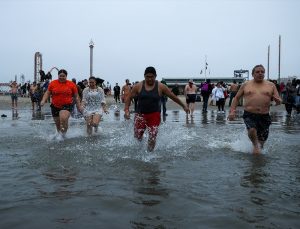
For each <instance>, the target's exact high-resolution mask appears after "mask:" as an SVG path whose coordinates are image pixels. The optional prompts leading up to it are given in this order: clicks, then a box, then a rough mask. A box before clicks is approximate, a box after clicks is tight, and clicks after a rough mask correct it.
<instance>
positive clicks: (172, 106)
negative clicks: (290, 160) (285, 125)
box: [0, 95, 285, 111]
mask: <svg viewBox="0 0 300 229" xmlns="http://www.w3.org/2000/svg"><path fill="white" fill-rule="evenodd" d="M179 98H180V99H181V101H183V102H185V98H184V96H182V95H181V96H179ZM228 101H229V99H227V100H226V106H225V110H228V109H229V107H228ZM106 102H107V105H108V107H110V106H111V105H114V104H115V101H114V97H113V96H112V95H109V96H107V97H106ZM118 105H120V108H121V110H123V108H124V104H122V103H121V104H119V103H118ZM18 108H19V109H31V100H30V98H27V97H26V98H24V97H19V98H18ZM195 108H196V110H202V102H196V107H195ZM7 109H11V98H10V96H9V95H0V110H7ZM131 109H133V105H131ZM168 109H169V110H179V109H181V107H180V106H179V105H177V104H176V103H175V102H173V101H172V100H171V99H168V102H167V110H168ZM208 109H209V110H217V107H216V106H209V107H208ZM238 109H241V110H242V107H238ZM271 111H285V107H284V105H283V104H282V105H280V106H271Z"/></svg>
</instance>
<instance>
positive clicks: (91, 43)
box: [89, 40, 94, 77]
mask: <svg viewBox="0 0 300 229" xmlns="http://www.w3.org/2000/svg"><path fill="white" fill-rule="evenodd" d="M89 47H90V77H91V76H93V48H94V42H93V40H91V41H90V44H89Z"/></svg>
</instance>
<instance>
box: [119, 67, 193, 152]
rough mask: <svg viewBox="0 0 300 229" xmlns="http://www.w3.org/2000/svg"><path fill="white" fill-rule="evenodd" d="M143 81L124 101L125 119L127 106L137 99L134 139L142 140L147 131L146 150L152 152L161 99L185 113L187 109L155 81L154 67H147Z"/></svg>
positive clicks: (164, 86) (163, 86)
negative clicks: (177, 106)
mask: <svg viewBox="0 0 300 229" xmlns="http://www.w3.org/2000/svg"><path fill="white" fill-rule="evenodd" d="M144 78H145V80H143V81H141V82H139V83H137V84H135V85H134V87H133V88H132V90H131V92H130V94H129V96H128V97H127V98H126V101H125V109H124V111H125V118H126V119H129V118H130V112H129V106H130V103H131V100H132V98H134V97H135V96H136V97H137V98H138V104H137V111H136V113H135V117H134V137H136V138H137V139H138V140H142V138H143V134H144V132H145V130H146V129H148V131H149V139H148V150H149V151H153V149H154V147H155V144H156V136H157V133H158V127H159V124H160V119H161V116H160V112H161V97H162V96H163V95H166V96H168V97H169V98H171V99H172V100H173V101H174V102H176V103H177V104H179V105H180V106H181V107H182V108H183V110H184V111H185V112H186V113H189V108H188V107H187V106H186V105H185V104H184V103H183V102H182V101H181V100H180V99H179V98H178V97H177V96H176V95H174V94H173V93H172V92H171V91H170V90H169V88H168V87H167V86H166V85H164V84H162V83H161V82H158V81H157V80H156V70H155V68H154V67H147V68H146V70H145V73H144Z"/></svg>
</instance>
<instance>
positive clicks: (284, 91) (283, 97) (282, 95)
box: [279, 82, 286, 101]
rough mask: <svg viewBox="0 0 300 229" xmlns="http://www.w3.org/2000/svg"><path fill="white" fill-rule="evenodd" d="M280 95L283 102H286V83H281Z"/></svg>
mask: <svg viewBox="0 0 300 229" xmlns="http://www.w3.org/2000/svg"><path fill="white" fill-rule="evenodd" d="M279 93H280V96H281V99H282V101H285V99H286V87H285V83H284V82H281V83H280V85H279Z"/></svg>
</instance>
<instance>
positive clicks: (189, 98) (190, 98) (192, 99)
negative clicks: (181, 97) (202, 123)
mask: <svg viewBox="0 0 300 229" xmlns="http://www.w3.org/2000/svg"><path fill="white" fill-rule="evenodd" d="M186 96H187V99H186V103H187V104H189V103H195V102H196V94H187V95H186Z"/></svg>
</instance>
